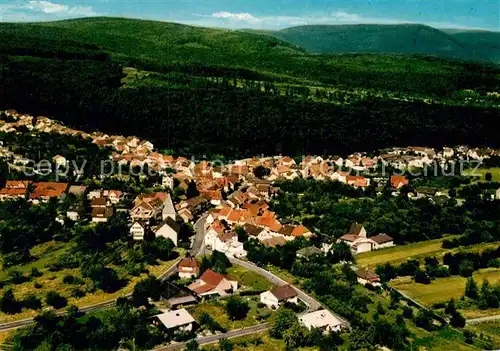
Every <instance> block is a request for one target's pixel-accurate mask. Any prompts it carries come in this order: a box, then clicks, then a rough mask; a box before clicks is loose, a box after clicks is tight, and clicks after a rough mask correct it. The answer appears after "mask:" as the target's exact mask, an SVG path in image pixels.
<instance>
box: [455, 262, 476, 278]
mask: <svg viewBox="0 0 500 351" xmlns="http://www.w3.org/2000/svg"><path fill="white" fill-rule="evenodd" d="M459 272H460V275H461V276H462V277H466V278H467V277H472V273H474V263H473V262H472V261H470V260H465V261H463V262H462V263H460V266H459Z"/></svg>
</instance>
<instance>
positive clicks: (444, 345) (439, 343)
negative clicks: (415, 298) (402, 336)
mask: <svg viewBox="0 0 500 351" xmlns="http://www.w3.org/2000/svg"><path fill="white" fill-rule="evenodd" d="M409 329H410V331H411V332H412V333H414V334H415V338H414V340H413V341H412V346H413V347H414V348H412V350H413V349H415V350H426V351H432V350H435V351H444V350H454V351H469V350H481V349H482V348H481V347H476V346H475V345H469V344H466V343H465V341H464V337H463V334H462V333H461V332H459V331H458V330H456V329H452V328H449V327H447V328H444V329H441V330H439V331H436V332H432V333H430V332H428V331H426V330H424V329H420V328H416V327H413V326H411V327H410V328H409Z"/></svg>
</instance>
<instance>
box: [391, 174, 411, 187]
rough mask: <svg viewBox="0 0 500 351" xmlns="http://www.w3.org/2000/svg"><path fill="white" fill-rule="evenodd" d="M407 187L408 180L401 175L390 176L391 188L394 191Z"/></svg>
mask: <svg viewBox="0 0 500 351" xmlns="http://www.w3.org/2000/svg"><path fill="white" fill-rule="evenodd" d="M405 185H408V179H406V177H405V176H402V175H393V176H391V186H392V187H393V188H396V189H400V188H402V187H403V186H405Z"/></svg>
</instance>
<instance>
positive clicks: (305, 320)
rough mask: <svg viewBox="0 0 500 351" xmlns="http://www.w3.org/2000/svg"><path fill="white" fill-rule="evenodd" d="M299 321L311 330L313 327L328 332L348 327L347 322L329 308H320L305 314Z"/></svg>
mask: <svg viewBox="0 0 500 351" xmlns="http://www.w3.org/2000/svg"><path fill="white" fill-rule="evenodd" d="M299 321H300V323H301V324H302V325H303V326H305V327H306V328H307V329H309V330H310V329H312V328H319V329H322V330H323V331H324V332H326V333H328V332H331V331H334V332H339V331H341V330H342V329H344V328H347V325H346V323H345V322H343V321H342V320H341V319H340V318H337V317H336V316H334V315H333V314H332V313H331V312H330V311H327V310H319V311H315V312H311V313H307V314H305V315H303V316H300V317H299Z"/></svg>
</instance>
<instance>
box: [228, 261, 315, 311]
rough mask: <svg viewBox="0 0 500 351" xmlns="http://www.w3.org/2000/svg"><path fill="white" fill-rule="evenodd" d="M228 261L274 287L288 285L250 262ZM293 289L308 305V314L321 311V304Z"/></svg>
mask: <svg viewBox="0 0 500 351" xmlns="http://www.w3.org/2000/svg"><path fill="white" fill-rule="evenodd" d="M229 261H230V262H231V263H234V264H237V265H238V266H242V267H244V268H246V269H248V270H249V271H253V272H255V273H257V274H259V275H261V276H263V277H264V278H266V279H267V280H269V281H270V282H271V283H273V284H275V285H287V284H289V283H288V282H287V281H285V280H283V279H281V278H280V277H278V276H277V275H275V274H273V273H271V272H269V271H266V270H265V269H263V268H260V267H258V266H256V265H255V264H253V263H251V262H247V261H242V260H239V259H237V258H229ZM293 288H294V289H295V290H296V291H297V293H298V295H299V298H300V299H301V300H302V301H304V303H305V304H307V305H308V307H309V312H314V311H317V310H319V309H321V304H320V303H319V302H318V301H316V300H315V299H314V298H312V297H311V296H309V295H307V294H306V293H305V292H303V291H302V290H300V289H298V288H297V287H296V286H293Z"/></svg>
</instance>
